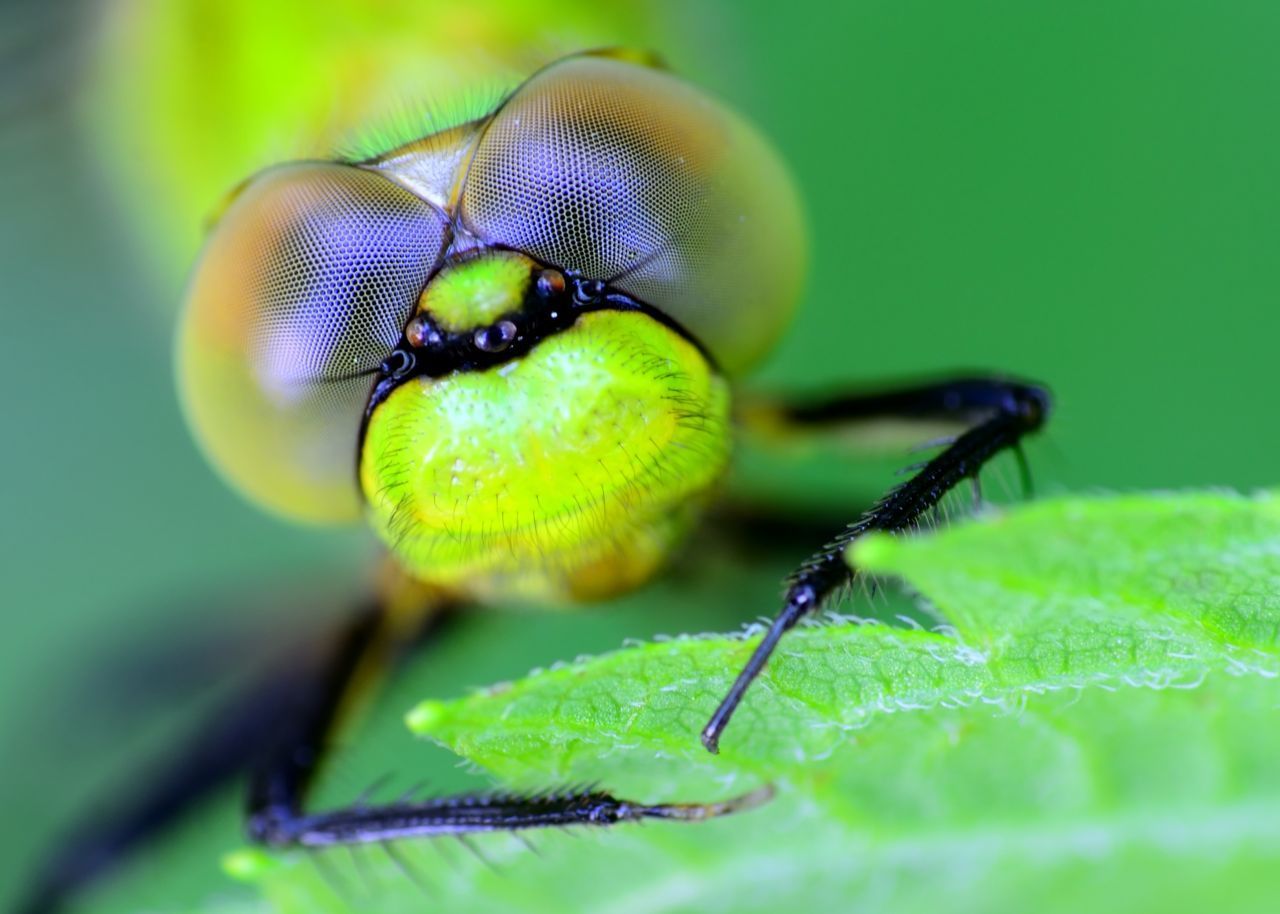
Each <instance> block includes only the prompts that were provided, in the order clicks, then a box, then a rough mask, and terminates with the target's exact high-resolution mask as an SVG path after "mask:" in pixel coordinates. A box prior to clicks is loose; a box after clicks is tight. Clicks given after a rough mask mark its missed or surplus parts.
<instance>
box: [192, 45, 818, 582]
mask: <svg viewBox="0 0 1280 914" xmlns="http://www.w3.org/2000/svg"><path fill="white" fill-rule="evenodd" d="M802 238H803V232H802V228H801V225H800V217H799V206H798V203H797V198H796V194H795V191H794V188H793V187H792V184H791V182H790V179H789V178H788V176H787V174H786V172H785V170H784V168H783V167H782V165H781V164H780V162H779V160H778V158H777V156H776V155H775V154H774V152H773V151H772V149H771V148H770V147H769V146H768V144H767V143H766V142H765V141H764V140H763V139H762V138H761V137H760V136H759V135H758V134H757V133H756V132H755V131H754V130H753V129H752V128H751V127H750V126H749V125H747V124H746V123H745V122H744V121H742V120H741V119H740V118H739V117H737V116H736V115H735V114H733V113H732V112H730V111H728V110H727V109H726V108H724V107H723V106H722V105H720V104H719V103H717V102H716V101H714V100H712V99H711V98H709V97H708V96H706V95H705V94H703V93H701V92H700V91H698V90H696V89H694V88H692V87H690V86H689V85H687V84H685V83H683V82H681V81H679V80H678V79H676V78H674V77H673V76H671V75H669V74H667V73H665V72H662V71H660V70H657V69H653V68H651V67H648V66H645V65H642V64H639V63H636V62H632V61H629V60H625V59H621V58H617V57H612V56H601V55H584V56H578V57H571V58H568V59H565V60H562V61H560V62H558V63H556V64H553V65H551V66H549V67H547V68H546V69H544V70H542V71H540V72H539V73H537V74H535V75H534V76H533V77H532V78H531V79H529V80H528V81H527V82H526V83H525V84H524V85H523V86H521V87H520V88H519V89H518V90H517V91H516V92H514V93H513V94H512V95H511V96H509V97H508V98H507V100H506V101H505V102H503V103H502V104H501V105H500V106H499V107H498V108H497V109H496V110H495V111H494V112H492V113H491V114H490V115H488V116H487V117H485V118H482V119H480V120H478V121H474V122H471V123H468V124H464V125H462V126H460V127H454V128H451V129H449V130H446V131H443V132H440V133H437V134H433V135H430V136H426V137H424V138H422V139H420V140H417V141H415V142H412V143H409V144H408V145H406V146H402V147H400V148H398V149H395V150H392V151H391V152H389V153H386V154H385V155H382V156H380V157H378V158H376V159H372V160H368V161H365V162H360V163H349V164H342V163H299V164H292V165H286V166H282V167H279V168H275V169H271V170H268V171H267V172H264V173H263V174H261V175H259V176H257V177H255V178H253V179H252V180H251V181H249V182H248V183H247V184H246V186H245V187H244V188H243V189H242V190H241V191H240V192H239V193H238V195H237V196H236V197H235V198H234V199H233V200H232V201H231V203H230V204H229V206H228V208H227V210H226V212H225V213H224V214H223V216H222V218H221V220H220V222H219V224H218V226H217V227H216V229H215V231H214V233H213V235H212V237H211V238H210V240H209V242H208V244H207V246H206V248H205V251H204V253H203V255H202V258H201V261H200V264H199V265H198V267H197V270H196V273H195V276H194V278H193V280H192V283H191V286H190V291H189V294H188V300H187V307H186V316H185V320H184V323H183V328H182V332H181V341H180V349H181V352H180V358H181V362H180V366H181V367H180V380H181V384H182V388H183V398H184V401H185V403H186V406H187V411H188V415H189V416H190V419H191V423H192V426H193V427H194V429H195V432H196V434H197V436H198V437H199V439H200V440H201V442H202V444H203V446H204V447H205V449H206V451H207V453H208V454H209V456H210V458H211V460H212V461H213V462H214V463H215V464H216V465H217V466H218V467H219V468H220V469H221V471H222V472H223V473H224V474H225V475H226V476H227V477H228V478H229V479H230V480H231V482H232V483H233V484H235V485H236V486H237V487H239V488H240V489H241V490H242V491H243V492H245V493H246V494H247V495H249V496H250V497H251V498H252V499H254V500H255V501H257V502H259V503H260V504H262V505H264V506H266V507H268V508H270V509H272V510H275V511H277V512H279V513H282V514H285V515H287V516H290V517H294V518H298V519H302V520H311V521H337V520H345V519H351V518H354V517H357V516H359V514H360V512H361V511H362V510H363V511H364V513H365V514H366V516H367V517H368V518H369V520H370V521H371V523H372V525H373V526H374V528H375V529H376V530H377V531H378V533H379V535H380V536H381V537H382V538H383V539H384V540H385V541H386V542H387V544H388V546H389V547H390V548H391V549H392V550H393V552H394V553H395V554H396V555H397V557H398V558H399V559H400V560H401V562H402V563H403V564H404V565H405V566H406V567H407V568H408V569H409V570H410V571H411V572H412V573H414V574H415V576H417V577H420V578H421V579H423V580H425V581H428V582H430V583H433V584H437V585H441V586H444V587H446V588H448V589H450V590H455V591H457V592H460V593H463V594H467V595H471V596H486V595H493V594H505V593H512V592H514V593H518V594H520V595H523V596H533V597H547V598H563V597H576V596H582V595H592V596H594V595H599V594H602V593H608V592H613V591H617V590H620V589H625V588H627V587H630V586H633V585H634V584H636V583H638V582H639V581H641V580H643V579H644V578H646V577H647V576H648V575H649V574H650V573H651V572H652V571H653V569H654V568H656V567H657V565H658V564H659V563H660V561H661V559H662V558H663V556H664V555H665V554H666V553H667V552H668V551H669V550H670V548H671V546H672V544H673V543H674V542H675V541H676V539H677V538H678V536H679V535H680V533H681V532H682V531H683V530H684V529H685V528H686V527H687V526H688V524H689V522H690V521H691V520H692V519H693V517H694V515H695V513H696V511H697V508H698V506H699V505H700V503H701V502H702V501H703V500H704V499H705V497H706V496H707V494H708V493H709V491H710V490H711V488H712V486H713V484H714V483H715V481H716V480H717V478H718V477H719V476H720V475H721V473H722V471H723V469H724V467H725V466H726V464H727V461H728V457H729V445H730V437H731V436H730V432H729V394H728V389H727V380H726V379H727V378H731V377H733V376H735V375H737V374H739V373H741V372H742V371H744V370H745V369H746V368H748V367H749V366H750V365H751V364H753V363H754V362H755V361H756V360H757V359H758V358H759V357H760V356H761V355H763V354H764V353H765V352H766V351H767V349H768V348H769V346H770V345H772V343H773V342H774V341H775V340H776V339H777V337H778V336H779V334H780V332H781V330H782V328H783V327H784V325H785V324H786V322H787V320H788V318H789V317H790V314H791V312H792V309H793V307H794V304H795V301H796V298H797V296H798V293H799V288H800V283H801V278H802V272H803V260H804V257H803V248H802Z"/></svg>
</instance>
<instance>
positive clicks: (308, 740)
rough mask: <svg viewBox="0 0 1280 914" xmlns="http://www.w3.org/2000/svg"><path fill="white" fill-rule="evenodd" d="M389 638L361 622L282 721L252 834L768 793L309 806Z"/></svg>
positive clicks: (592, 812) (646, 815)
mask: <svg viewBox="0 0 1280 914" xmlns="http://www.w3.org/2000/svg"><path fill="white" fill-rule="evenodd" d="M387 640H388V639H387V637H386V635H385V633H384V626H383V620H382V619H381V618H380V617H379V616H378V615H376V614H371V615H368V616H365V617H363V618H361V619H359V620H357V621H356V622H355V623H354V624H353V625H352V626H351V628H350V631H349V632H348V633H347V635H346V638H345V640H344V641H343V642H342V644H341V645H340V647H339V649H338V650H336V651H335V653H334V655H333V659H332V662H331V664H330V666H329V668H328V670H327V671H326V674H325V677H324V680H323V682H320V683H318V687H317V688H316V689H314V690H313V692H312V693H311V696H310V698H309V699H308V700H307V701H306V702H304V703H301V704H299V705H298V706H297V707H296V708H295V709H294V713H293V714H292V715H291V716H290V717H289V719H288V720H287V721H286V722H285V724H284V725H283V727H282V729H281V730H280V734H279V740H278V741H277V742H276V744H275V746H274V747H273V748H272V750H271V751H270V752H269V753H267V754H266V756H265V757H264V760H263V762H262V764H260V765H259V766H258V767H257V769H256V770H255V771H254V773H253V775H252V777H251V781H250V791H249V825H248V830H249V835H250V837H251V838H252V839H253V840H255V841H257V842H260V843H263V844H267V845H270V846H273V847H311V848H319V847H330V846H334V845H356V844H370V843H386V842H389V841H394V840H398V839H403V838H412V837H429V836H438V835H466V834H470V833H475V832H491V831H515V830H519V829H528V828H548V827H558V826H566V825H614V824H617V823H621V822H635V821H639V820H642V819H672V820H681V821H697V820H702V819H708V818H712V817H715V816H720V815H726V814H728V813H731V812H735V811H737V810H740V809H744V808H746V807H748V806H754V805H756V804H758V803H760V802H763V801H764V800H766V799H768V797H769V796H771V791H770V789H768V788H765V789H762V790H757V791H755V792H753V793H750V794H746V795H744V796H740V797H737V798H734V799H730V800H727V801H724V802H720V803H689V804H643V803H633V802H630V801H627V800H622V799H619V798H617V797H614V796H612V795H611V794H608V793H605V792H603V791H599V790H569V791H563V792H548V793H538V794H529V795H515V794H492V793H491V794H465V795H459V796H450V797H442V798H437V799H432V800H429V801H424V802H418V801H411V800H409V799H401V800H399V801H396V802H392V803H386V804H382V805H365V804H358V805H353V806H350V807H347V808H341V809H334V810H327V811H320V812H313V811H308V810H307V809H306V808H305V800H306V797H307V794H308V792H309V788H310V786H311V783H312V781H313V779H314V776H315V774H316V772H317V769H318V766H319V765H320V763H321V761H322V760H323V757H324V751H325V748H326V746H327V743H328V741H329V735H330V733H331V731H332V730H333V728H334V725H335V723H336V722H337V720H338V717H339V716H340V711H341V710H342V708H343V706H344V705H345V704H346V703H347V702H348V700H349V697H348V696H349V693H350V692H352V691H353V690H358V688H359V686H360V685H361V684H362V683H363V682H364V681H366V680H367V678H368V673H369V671H370V669H377V668H378V667H380V666H381V665H382V663H381V659H382V655H383V654H384V652H385V650H386V643H387Z"/></svg>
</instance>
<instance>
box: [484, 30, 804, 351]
mask: <svg viewBox="0 0 1280 914" xmlns="http://www.w3.org/2000/svg"><path fill="white" fill-rule="evenodd" d="M459 213H460V215H461V218H462V221H463V222H464V224H465V225H466V226H467V228H468V229H469V230H470V231H472V232H473V233H474V234H476V235H477V236H479V237H480V238H481V239H483V240H484V241H487V242H489V243H491V244H496V245H500V246H504V247H510V248H515V249H517V250H520V251H523V252H525V253H527V254H529V255H530V256H532V257H534V258H535V259H537V260H540V261H543V262H545V263H548V264H551V265H553V266H556V267H559V268H561V269H563V270H568V271H572V272H575V273H577V274H580V275H582V276H584V277H585V278H587V279H589V280H601V281H606V282H609V283H611V284H613V285H614V286H615V287H617V288H620V289H621V290H623V291H625V292H628V293H630V294H631V295H633V296H635V297H636V298H638V299H640V300H642V301H644V302H646V303H647V304H649V305H652V306H654V307H656V308H659V309H661V310H663V311H665V312H666V313H667V314H668V316H670V317H672V318H674V319H675V320H676V321H677V322H678V323H680V324H681V325H683V326H684V327H685V328H686V329H687V330H689V331H690V332H691V333H692V335H693V336H694V337H695V338H697V339H698V340H699V342H701V343H702V344H703V346H705V347H706V348H707V349H708V350H709V351H710V352H711V353H712V354H713V355H714V356H715V357H716V360H717V361H718V362H719V363H720V366H721V367H722V368H724V369H726V370H728V371H730V372H735V373H736V372H738V371H741V370H743V369H745V368H746V367H747V366H749V365H750V364H751V363H752V362H754V361H755V360H757V359H758V358H759V357H760V356H761V355H763V354H764V352H765V351H767V350H768V348H769V347H770V346H771V345H772V344H773V343H774V342H776V340H777V337H778V336H779V335H780V334H781V331H782V328H783V326H784V325H785V324H786V322H787V320H788V319H789V317H790V315H791V313H792V310H793V308H794V305H795V303H796V300H797V298H798V296H799V291H800V285H801V279H802V276H803V271H804V266H805V264H804V261H805V257H804V248H805V243H804V232H803V227H802V224H801V218H800V212H799V203H798V198H797V195H796V191H795V188H794V186H793V185H792V182H791V179H790V177H789V176H788V174H787V172H786V170H785V168H784V167H783V166H782V164H781V162H780V160H779V158H778V156H777V155H776V154H775V153H774V151H773V149H772V148H771V147H770V146H769V145H768V144H767V143H766V142H765V141H764V139H763V138H762V137H761V136H760V135H759V134H758V133H757V132H756V131H755V130H754V129H753V128H752V127H751V126H750V125H748V124H747V123H746V122H745V121H743V120H742V119H741V118H740V117H738V116H737V115H735V114H734V113H733V112H731V111H730V110H728V109H727V108H726V107H724V106H723V105H721V104H720V103H719V102H717V101H715V100H714V99H712V98H711V97H709V96H708V95H706V94H704V93H702V92H700V91H699V90H697V89H695V88H693V87H692V86H690V85H688V84H686V83H684V82H682V81H680V80H678V79H676V78H675V77H673V76H671V75H669V74H667V73H665V72H663V71H661V70H656V69H653V68H650V67H646V66H643V65H640V64H637V63H632V62H627V61H624V60H619V59H613V58H608V57H602V56H592V55H586V56H578V57H571V58H568V59H566V60H563V61H561V62H559V63H556V64H553V65H551V66H549V67H547V68H546V69H544V70H542V71H541V72H540V73H538V74H536V75H535V76H533V77H532V78H531V79H530V80H529V81H528V82H526V83H525V84H524V85H523V86H522V87H521V88H520V89H518V90H517V91H516V92H515V93H514V94H513V95H512V96H511V97H510V98H508V99H507V101H506V102H505V103H504V104H503V105H502V106H501V107H500V108H499V109H498V110H497V112H496V113H495V114H494V115H493V117H492V120H491V121H490V123H489V124H488V125H487V127H486V128H485V130H484V133H483V135H482V137H481V139H480V141H479V143H478V145H477V147H476V151H475V154H474V156H473V158H472V160H471V163H470V166H469V169H468V172H467V176H466V179H465V183H464V185H463V189H462V194H461V197H460V203H459Z"/></svg>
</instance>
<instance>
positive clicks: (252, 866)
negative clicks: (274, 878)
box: [222, 847, 280, 882]
mask: <svg viewBox="0 0 1280 914" xmlns="http://www.w3.org/2000/svg"><path fill="white" fill-rule="evenodd" d="M279 867H280V861H279V860H278V859H276V858H275V857H273V856H272V855H271V853H270V852H269V851H267V850H264V849H263V848H260V847H241V848H237V849H236V850H233V851H230V852H228V853H227V854H224V855H223V857H222V871H223V872H224V873H226V874H227V875H228V876H230V877H231V878H232V879H235V880H236V881H237V882H261V881H262V880H263V879H264V878H266V877H267V876H269V875H271V874H272V873H273V872H274V871H275V870H276V869H278V868H279Z"/></svg>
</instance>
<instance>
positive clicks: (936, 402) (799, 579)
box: [702, 377, 1050, 752]
mask: <svg viewBox="0 0 1280 914" xmlns="http://www.w3.org/2000/svg"><path fill="white" fill-rule="evenodd" d="M1049 406H1050V398H1049V393H1048V391H1047V390H1045V389H1044V388H1043V387H1040V386H1037V385H1034V384H1025V383H1018V382H1013V381H1006V380H1003V379H999V378H981V377H977V378H959V379H955V380H950V381H941V382H937V383H931V384H925V385H920V386H915V387H909V388H902V389H899V390H892V391H885V392H881V393H873V394H868V395H863V396H850V397H840V398H835V399H830V400H826V401H822V402H816V403H811V404H806V405H800V406H792V407H784V408H782V409H781V410H779V415H778V416H777V417H776V418H778V419H781V420H782V421H785V422H788V423H793V424H796V425H800V426H804V427H821V426H827V425H829V426H837V425H844V424H849V423H854V422H858V421H865V420H871V419H880V418H908V419H921V420H932V419H940V420H951V421H960V422H964V423H966V424H967V425H968V426H969V428H968V430H967V431H965V432H963V433H961V434H960V435H959V436H957V437H956V438H954V439H953V440H951V441H950V443H949V444H947V446H946V447H945V449H944V450H943V451H942V452H941V453H940V454H938V455H937V456H936V457H934V458H933V459H932V460H930V461H928V462H927V463H925V464H924V465H923V466H922V467H920V469H919V470H918V471H917V472H916V473H915V474H914V475H913V476H911V477H910V478H909V479H908V480H907V481H906V482H905V483H903V484H902V485H900V486H898V487H897V488H895V489H893V490H892V491H891V492H889V494H887V495H886V496H884V497H883V498H882V499H880V501H878V502H877V503H876V504H875V506H874V507H873V508H872V509H871V510H870V511H868V512H867V513H866V514H865V515H863V517H862V518H861V519H860V520H858V521H857V522H856V523H853V524H850V525H849V526H848V527H846V528H845V529H844V530H843V531H842V532H841V533H840V534H839V535H837V536H836V537H835V538H834V539H833V540H832V541H831V542H830V543H828V544H827V545H826V546H825V547H823V548H822V549H821V550H820V551H819V552H817V553H816V554H815V555H813V556H812V557H811V558H809V559H808V560H807V561H806V562H805V563H804V564H803V565H801V566H800V568H799V569H798V570H797V571H796V572H795V574H793V575H792V576H791V579H790V581H788V587H787V593H786V596H785V598H784V602H783V608H782V611H781V612H780V613H779V614H778V616H777V618H775V619H774V621H773V624H772V625H770V626H769V630H768V631H767V632H766V633H765V635H764V639H763V640H762V641H761V642H760V644H759V646H758V647H757V648H756V650H755V652H754V653H753V654H752V655H751V658H750V659H749V660H748V661H747V664H746V666H745V667H743V669H742V672H741V673H739V674H738V678H737V679H736V680H735V681H734V683H733V685H732V686H731V687H730V689H729V692H728V694H727V695H726V696H725V697H724V700H723V701H721V702H720V706H719V707H718V708H716V711H715V713H714V714H713V715H712V716H711V720H710V721H708V722H707V725H706V727H704V728H703V730H702V744H703V745H704V746H705V747H706V748H707V750H708V751H710V752H716V751H718V750H719V743H720V736H721V734H723V733H724V729H725V727H726V726H728V724H729V720H730V718H731V717H732V716H733V712H734V710H735V709H736V708H737V707H738V704H739V702H741V701H742V696H743V695H744V694H745V693H746V691H747V688H748V687H749V686H750V685H751V683H752V681H753V680H754V679H755V678H756V676H758V675H759V674H760V671H761V670H762V669H764V665H765V663H767V662H768V660H769V656H770V655H771V654H772V653H773V651H774V648H776V647H777V646H778V641H779V640H781V638H782V636H783V635H784V634H785V633H786V632H787V631H788V630H790V629H791V628H792V627H794V626H795V624H796V623H797V622H799V621H800V620H801V619H802V618H803V617H804V616H806V615H808V614H809V613H811V612H813V611H814V610H815V609H817V608H819V607H820V606H821V605H822V604H823V603H824V602H825V601H826V600H827V599H828V598H830V597H831V595H832V594H833V593H835V592H836V591H838V590H839V589H840V588H841V587H843V586H844V585H846V584H848V583H849V582H850V581H851V580H852V579H853V576H854V571H853V569H851V568H850V567H849V565H848V564H847V563H846V562H845V560H844V553H845V550H846V549H847V548H848V546H849V544H850V543H852V542H853V541H854V540H855V539H857V538H858V537H860V536H862V535H863V534H864V533H868V532H870V531H872V530H884V531H890V532H892V531H897V530H905V529H908V528H910V527H912V526H913V525H915V524H916V523H917V522H918V521H919V519H920V517H921V515H923V514H924V513H925V512H927V511H929V509H931V508H933V507H934V506H935V505H937V504H938V502H939V500H941V498H942V497H943V496H944V495H945V494H946V493H947V492H949V491H950V490H951V489H952V488H954V487H955V486H956V485H958V484H959V483H960V482H962V481H963V480H964V479H966V478H968V479H972V478H976V476H977V474H978V472H979V471H980V470H981V469H982V467H983V466H984V465H985V464H986V463H987V462H988V461H989V460H990V459H991V458H992V457H994V456H995V455H996V454H998V453H999V452H1000V451H1002V450H1005V449H1008V448H1013V449H1014V450H1015V451H1017V452H1018V454H1019V455H1021V449H1020V444H1021V442H1022V439H1023V438H1024V437H1025V436H1026V435H1028V434H1030V433H1032V432H1034V431H1036V430H1037V429H1038V428H1040V426H1041V425H1042V424H1043V423H1044V421H1045V418H1046V417H1047V415H1048V413H1049ZM1023 466H1024V468H1025V464H1023ZM1024 476H1025V469H1024Z"/></svg>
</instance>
